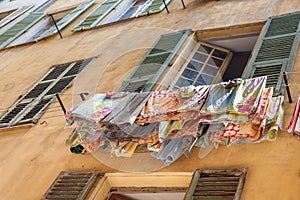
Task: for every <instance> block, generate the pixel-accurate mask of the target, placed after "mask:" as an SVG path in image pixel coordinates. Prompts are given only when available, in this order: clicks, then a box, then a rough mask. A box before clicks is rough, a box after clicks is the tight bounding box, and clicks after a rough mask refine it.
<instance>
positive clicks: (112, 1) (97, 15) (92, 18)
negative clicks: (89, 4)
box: [72, 0, 122, 31]
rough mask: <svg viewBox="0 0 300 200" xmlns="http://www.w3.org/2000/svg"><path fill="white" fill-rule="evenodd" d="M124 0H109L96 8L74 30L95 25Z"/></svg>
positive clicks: (85, 28)
mask: <svg viewBox="0 0 300 200" xmlns="http://www.w3.org/2000/svg"><path fill="white" fill-rule="evenodd" d="M121 2H122V0H107V1H105V2H104V3H102V4H101V5H100V6H99V7H98V8H96V9H95V10H94V11H93V12H92V13H91V14H89V15H88V16H87V17H86V18H85V19H83V20H82V21H81V22H80V23H79V24H77V25H76V26H75V27H74V28H73V29H72V31H81V30H87V29H90V28H93V27H95V26H96V25H97V24H98V23H99V22H100V21H101V20H102V19H104V17H106V16H107V15H108V14H109V13H110V12H111V11H112V10H113V9H114V8H116V7H117V6H118V5H119V4H120V3H121Z"/></svg>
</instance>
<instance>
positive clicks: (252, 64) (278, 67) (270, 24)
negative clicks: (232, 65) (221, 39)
mask: <svg viewBox="0 0 300 200" xmlns="http://www.w3.org/2000/svg"><path fill="white" fill-rule="evenodd" d="M299 21H300V12H297V13H291V14H287V15H281V16H276V17H272V18H269V19H268V21H267V22H266V25H265V26H264V28H263V30H262V32H261V34H260V37H259V39H258V42H257V44H256V47H255V49H254V50H253V52H252V57H251V59H250V61H249V64H248V66H247V71H246V72H245V73H244V75H243V78H250V77H257V76H268V79H267V85H268V86H269V87H271V86H272V87H274V88H275V91H274V95H280V94H283V92H284V90H283V89H284V88H282V83H283V82H282V80H283V79H282V72H283V71H287V72H289V71H291V69H292V66H293V64H294V59H295V53H296V51H297V48H298V43H299V37H300V30H299Z"/></svg>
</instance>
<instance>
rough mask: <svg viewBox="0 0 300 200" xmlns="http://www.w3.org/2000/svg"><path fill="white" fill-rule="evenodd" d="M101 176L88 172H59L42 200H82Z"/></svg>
mask: <svg viewBox="0 0 300 200" xmlns="http://www.w3.org/2000/svg"><path fill="white" fill-rule="evenodd" d="M102 176H103V174H100V173H99V172H95V171H89V172H65V171H63V172H61V173H60V174H59V175H58V176H57V178H56V179H55V181H54V182H53V184H52V185H51V186H50V188H49V189H48V191H47V192H46V193H45V195H44V196H43V198H42V200H47V199H66V198H67V199H76V200H83V199H85V197H86V196H87V195H88V193H89V191H90V190H91V188H92V187H93V185H94V183H95V182H96V180H97V179H98V178H102Z"/></svg>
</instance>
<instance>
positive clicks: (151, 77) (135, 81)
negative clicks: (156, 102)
mask: <svg viewBox="0 0 300 200" xmlns="http://www.w3.org/2000/svg"><path fill="white" fill-rule="evenodd" d="M190 33H191V30H184V31H179V32H175V33H169V34H165V35H162V36H160V38H159V40H158V41H157V42H156V43H155V45H154V46H153V47H152V48H151V49H150V50H149V51H148V52H147V54H146V56H145V57H144V58H143V60H142V61H141V62H140V63H139V65H138V66H137V67H136V69H135V70H134V71H133V72H132V73H131V75H130V76H129V78H128V79H127V80H126V81H124V83H123V85H122V87H121V88H120V91H126V92H140V91H150V90H151V89H152V88H153V87H154V86H155V84H156V82H157V81H158V79H159V78H160V76H161V75H162V73H163V72H164V71H165V69H166V67H167V66H168V65H169V63H170V62H171V61H172V59H173V58H174V57H175V55H176V53H177V51H178V50H179V48H180V47H181V46H182V44H183V43H184V41H185V40H186V39H187V37H188V35H189V34H190Z"/></svg>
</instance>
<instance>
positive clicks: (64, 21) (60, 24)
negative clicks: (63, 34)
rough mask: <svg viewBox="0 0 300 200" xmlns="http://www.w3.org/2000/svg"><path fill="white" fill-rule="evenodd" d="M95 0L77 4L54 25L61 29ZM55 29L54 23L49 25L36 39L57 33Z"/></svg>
mask: <svg viewBox="0 0 300 200" xmlns="http://www.w3.org/2000/svg"><path fill="white" fill-rule="evenodd" d="M95 1H96V0H91V1H88V2H85V3H82V4H80V5H79V6H77V7H76V8H75V9H74V10H72V11H71V12H70V13H68V14H67V15H66V16H65V17H64V18H62V19H61V20H59V21H58V22H57V23H56V25H57V27H58V29H59V30H62V29H63V28H65V27H66V26H67V25H68V24H69V23H71V22H72V21H73V20H75V19H76V18H77V17H78V16H79V15H81V14H82V13H83V12H84V11H85V10H86V9H88V8H89V7H90V6H92V5H93V3H95ZM57 32H58V31H57V29H56V27H55V25H53V26H51V27H50V28H49V29H47V30H45V31H44V32H43V33H42V34H41V36H40V37H39V38H38V40H41V39H44V38H47V37H50V36H52V35H55V34H56V33H57Z"/></svg>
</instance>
